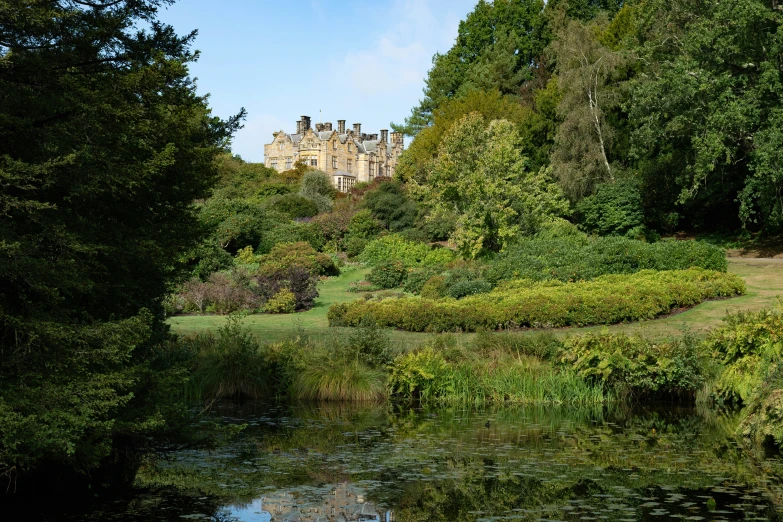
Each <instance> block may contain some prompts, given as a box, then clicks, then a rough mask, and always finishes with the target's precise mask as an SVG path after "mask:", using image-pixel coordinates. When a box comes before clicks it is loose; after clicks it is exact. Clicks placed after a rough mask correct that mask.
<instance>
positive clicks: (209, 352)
mask: <svg viewBox="0 0 783 522" xmlns="http://www.w3.org/2000/svg"><path fill="white" fill-rule="evenodd" d="M183 343H184V344H185V345H186V346H187V347H188V348H189V349H190V350H191V351H192V353H193V354H194V358H193V368H192V373H191V377H190V379H189V380H188V383H187V385H186V389H185V396H186V398H188V399H191V400H204V401H206V402H208V403H212V402H214V401H217V400H220V399H226V398H232V399H259V398H261V397H263V396H264V395H266V394H267V393H268V392H269V386H268V384H269V375H268V372H267V366H266V363H265V360H264V354H263V349H262V347H261V346H260V345H259V343H258V341H257V340H256V338H255V337H254V336H253V335H252V334H251V333H250V332H248V331H247V330H244V329H243V328H242V326H241V324H240V320H239V318H238V317H236V316H229V318H228V319H227V321H226V323H225V324H224V325H223V326H221V327H220V328H218V329H217V334H216V335H215V334H212V333H211V332H209V333H204V334H199V335H197V336H195V337H192V338H189V339H185V340H184V341H183Z"/></svg>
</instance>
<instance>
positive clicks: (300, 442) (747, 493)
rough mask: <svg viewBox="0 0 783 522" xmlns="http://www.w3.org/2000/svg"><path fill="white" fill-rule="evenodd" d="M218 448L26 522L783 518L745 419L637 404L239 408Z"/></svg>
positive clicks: (782, 504) (780, 474) (775, 470)
mask: <svg viewBox="0 0 783 522" xmlns="http://www.w3.org/2000/svg"><path fill="white" fill-rule="evenodd" d="M213 414H214V415H216V416H219V417H221V418H222V419H224V420H225V421H226V422H228V423H237V424H247V428H246V429H245V430H244V431H243V432H242V435H241V436H240V437H238V438H237V439H235V440H234V441H233V442H231V443H230V444H227V445H225V446H224V447H221V448H219V449H217V450H213V451H202V450H193V449H187V450H183V449H179V450H176V451H169V452H164V453H162V454H160V455H159V456H158V457H157V458H156V459H154V460H153V461H150V462H149V463H147V464H145V466H144V467H143V468H142V470H141V472H140V473H139V476H138V479H137V489H136V491H135V493H134V494H133V495H131V496H129V497H127V498H123V499H120V500H113V501H101V500H97V501H96V504H95V505H94V506H93V507H92V508H91V509H90V511H89V512H88V513H84V512H82V513H75V514H71V515H67V514H62V513H60V514H58V515H56V516H53V515H47V516H44V515H41V517H39V518H36V516H33V513H34V512H35V510H34V509H30V510H29V511H28V512H27V513H26V518H25V520H35V519H41V520H58V521H59V520H67V521H71V520H90V521H99V520H112V521H114V520H116V521H137V520H138V521H142V520H143V521H185V520H203V521H206V520H212V521H221V522H228V521H238V522H271V521H312V522H316V521H323V522H326V521H349V520H350V521H376V522H381V521H383V522H391V521H428V520H434V521H477V522H478V521H491V520H492V521H495V520H497V521H500V520H562V521H582V520H610V521H625V520H628V521H630V520H644V521H647V520H655V521H661V520H713V521H725V520H770V521H772V520H783V480H781V479H783V461H781V459H780V458H779V457H778V456H775V455H757V454H752V455H751V454H748V453H746V452H743V451H741V450H740V449H739V448H738V446H737V445H736V443H735V442H734V441H733V440H732V438H731V436H730V434H731V433H732V431H733V429H734V426H735V425H736V422H737V418H736V415H732V414H717V413H715V412H712V411H709V410H707V411H696V410H692V409H678V408H672V407H665V408H659V409H645V410H640V409H636V410H633V411H631V410H627V409H622V408H618V409H616V410H607V409H595V410H593V409H561V408H502V409H489V410H468V409H431V410H426V409H415V408H404V407H395V406H391V405H384V406H355V405H352V406H346V405H323V406H313V405H293V406H292V405H285V406H281V405H253V406H244V407H232V406H223V407H220V408H217V409H215V410H214V412H213Z"/></svg>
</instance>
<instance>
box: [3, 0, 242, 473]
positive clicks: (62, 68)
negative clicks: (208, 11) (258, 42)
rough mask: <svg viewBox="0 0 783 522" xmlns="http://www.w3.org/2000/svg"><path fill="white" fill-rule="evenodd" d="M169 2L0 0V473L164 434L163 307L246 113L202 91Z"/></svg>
mask: <svg viewBox="0 0 783 522" xmlns="http://www.w3.org/2000/svg"><path fill="white" fill-rule="evenodd" d="M169 3H171V2H170V1H169V0H111V1H109V0H91V1H86V0H51V1H46V2H23V1H18V0H1V1H0V187H2V188H1V189H0V426H2V429H0V475H5V476H7V477H11V478H13V477H16V476H22V477H24V476H26V474H27V473H28V472H30V471H31V470H34V469H38V470H49V471H52V470H54V471H62V470H70V471H77V472H81V473H85V474H86V473H88V472H90V471H91V470H95V469H96V468H101V469H108V468H109V467H111V466H110V465H117V466H118V467H123V466H121V465H122V464H124V461H125V460H127V459H125V457H124V456H128V455H131V454H133V453H134V452H133V451H132V449H133V448H134V447H136V446H137V445H139V444H143V443H144V441H145V440H146V436H147V435H148V434H149V433H151V432H154V431H155V430H160V429H164V428H165V407H166V406H165V405H166V404H167V402H166V401H165V400H163V398H164V397H165V392H164V391H162V390H163V388H164V383H165V379H166V375H168V374H167V373H166V371H165V369H166V365H165V364H163V363H161V362H160V360H158V359H156V353H158V351H159V349H158V346H159V343H160V342H161V340H162V339H163V335H164V334H165V329H164V328H163V325H162V322H161V321H160V317H161V315H160V313H159V311H160V300H161V298H162V296H163V295H164V294H165V292H166V290H167V285H168V283H169V282H170V281H171V280H172V279H173V278H175V277H176V276H177V275H178V264H177V260H178V259H179V258H180V256H181V255H182V254H183V253H184V252H185V251H186V250H187V249H188V248H190V247H191V246H193V245H194V244H196V241H197V239H198V236H199V231H200V228H199V227H198V226H197V220H196V217H195V210H194V206H193V201H194V200H195V199H197V198H201V197H203V196H204V195H205V194H206V192H207V191H208V189H209V188H210V186H211V185H212V184H213V182H214V180H215V158H216V156H217V155H218V154H220V153H221V152H222V151H223V150H224V149H225V146H226V145H227V144H228V140H229V138H230V136H231V134H232V132H233V131H234V130H235V129H236V128H237V126H238V122H239V121H240V119H241V116H242V114H241V113H240V115H238V116H237V117H234V118H232V119H230V120H229V121H221V120H219V119H217V118H215V117H212V116H211V115H210V113H209V109H208V107H207V103H206V99H205V98H204V97H202V96H199V95H197V93H196V87H195V85H194V83H193V82H192V81H191V80H190V78H189V77H188V69H187V64H188V63H189V62H192V61H193V60H195V59H196V58H197V54H196V53H194V52H192V51H190V45H191V43H192V41H193V38H194V37H195V33H191V34H189V35H186V36H184V37H180V36H177V34H176V33H175V32H174V29H173V28H171V27H170V26H167V25H164V24H162V23H160V22H158V21H157V19H156V13H157V10H158V8H159V7H161V6H162V5H165V4H169ZM142 28H145V29H142ZM156 361H157V362H156ZM153 368H154V369H155V371H153ZM158 399H160V402H158ZM131 469H132V467H131ZM49 476H50V477H51V478H52V480H56V479H57V477H58V475H57V473H50V474H49ZM85 476H86V475H85ZM92 476H93V477H96V478H97V477H98V474H97V473H94V472H93V473H92Z"/></svg>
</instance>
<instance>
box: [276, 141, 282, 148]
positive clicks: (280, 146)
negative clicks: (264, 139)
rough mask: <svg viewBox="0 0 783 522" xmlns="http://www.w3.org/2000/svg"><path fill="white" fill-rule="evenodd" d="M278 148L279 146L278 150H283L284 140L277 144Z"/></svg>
mask: <svg viewBox="0 0 783 522" xmlns="http://www.w3.org/2000/svg"><path fill="white" fill-rule="evenodd" d="M277 148H278V150H283V142H282V141H281V142H280V143H278V144H277Z"/></svg>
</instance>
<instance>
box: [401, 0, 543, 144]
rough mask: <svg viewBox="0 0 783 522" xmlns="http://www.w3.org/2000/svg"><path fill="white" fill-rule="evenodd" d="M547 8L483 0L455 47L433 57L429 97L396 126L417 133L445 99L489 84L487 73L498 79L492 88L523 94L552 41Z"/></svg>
mask: <svg viewBox="0 0 783 522" xmlns="http://www.w3.org/2000/svg"><path fill="white" fill-rule="evenodd" d="M543 8H544V2H543V0H495V1H494V2H488V1H487V0H480V1H479V3H478V4H477V5H476V8H475V9H474V10H473V12H471V13H470V14H469V15H468V16H467V18H466V19H465V20H463V21H462V22H460V26H459V32H458V35H457V40H456V42H455V43H454V46H453V47H452V48H451V49H450V50H449V51H448V52H447V53H446V54H436V55H435V57H434V58H433V61H432V63H433V67H432V69H430V71H429V73H428V75H427V79H426V80H425V84H426V86H425V88H424V98H423V99H422V100H421V102H420V103H419V105H418V106H417V107H415V108H414V109H413V110H412V111H411V115H410V116H409V117H407V118H406V119H405V123H404V124H392V127H393V128H394V129H395V130H396V131H399V132H404V133H405V134H408V135H410V136H413V135H416V134H417V133H418V132H419V131H420V130H421V129H423V128H424V127H426V126H428V125H430V124H431V123H432V118H433V112H434V111H435V109H437V108H438V107H439V106H440V105H441V104H442V103H443V102H444V101H446V100H448V99H450V98H453V97H455V96H456V95H458V94H460V93H465V92H466V91H467V90H469V88H470V86H475V87H478V88H486V87H488V86H487V85H486V81H487V78H486V77H485V76H486V75H487V74H489V75H490V77H491V78H493V79H494V82H496V85H492V86H491V87H492V88H494V89H498V90H500V91H501V92H502V93H503V94H518V93H519V90H520V89H521V87H522V83H523V82H524V80H525V79H527V78H528V77H529V76H530V72H529V69H530V67H531V66H533V64H534V62H535V60H536V58H538V57H539V56H540V55H541V53H542V52H543V50H544V47H545V46H546V44H547V43H548V39H547V36H546V27H545V23H544V18H543V17H542V11H543ZM474 68H475V69H476V70H475V71H474ZM466 84H467V85H466Z"/></svg>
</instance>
